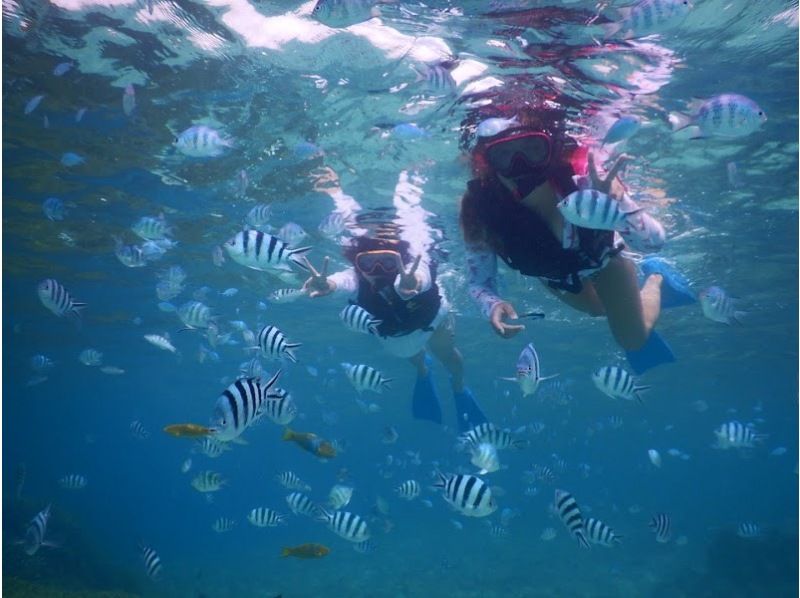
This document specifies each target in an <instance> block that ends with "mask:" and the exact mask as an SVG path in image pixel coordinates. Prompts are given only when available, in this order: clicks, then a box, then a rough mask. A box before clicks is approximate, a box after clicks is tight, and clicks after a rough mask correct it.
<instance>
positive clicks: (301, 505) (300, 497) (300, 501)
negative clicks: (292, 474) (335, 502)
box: [286, 492, 320, 517]
mask: <svg viewBox="0 0 800 598" xmlns="http://www.w3.org/2000/svg"><path fill="white" fill-rule="evenodd" d="M286 504H287V505H289V509H291V511H292V513H294V514H295V515H308V516H309V517H317V516H318V515H319V513H320V508H319V507H318V506H317V505H316V504H315V503H314V502H313V501H312V500H311V499H310V498H308V497H307V496H306V495H305V494H302V493H300V492H292V493H291V494H289V495H288V496H287V497H286Z"/></svg>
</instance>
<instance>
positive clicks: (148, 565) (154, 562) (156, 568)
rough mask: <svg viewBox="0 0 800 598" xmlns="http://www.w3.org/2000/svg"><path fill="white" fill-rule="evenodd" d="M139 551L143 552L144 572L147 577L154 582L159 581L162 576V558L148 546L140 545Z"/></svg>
mask: <svg viewBox="0 0 800 598" xmlns="http://www.w3.org/2000/svg"><path fill="white" fill-rule="evenodd" d="M139 550H141V551H142V561H144V570H145V573H147V577H149V578H150V579H152V580H153V581H156V580H158V578H159V577H160V576H161V558H160V557H159V556H158V554H157V553H156V551H155V550H153V549H152V548H150V547H149V546H147V545H146V544H142V543H140V544H139Z"/></svg>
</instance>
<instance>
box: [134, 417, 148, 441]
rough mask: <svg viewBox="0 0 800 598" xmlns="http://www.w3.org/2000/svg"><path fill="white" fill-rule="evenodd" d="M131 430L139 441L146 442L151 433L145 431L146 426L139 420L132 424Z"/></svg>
mask: <svg viewBox="0 0 800 598" xmlns="http://www.w3.org/2000/svg"><path fill="white" fill-rule="evenodd" d="M130 430H131V435H132V436H133V437H134V438H136V439H137V440H145V439H146V438H147V437H148V436H150V432H148V431H147V430H146V429H145V427H144V424H142V422H140V421H139V420H138V419H136V420H133V421H132V422H131V425H130Z"/></svg>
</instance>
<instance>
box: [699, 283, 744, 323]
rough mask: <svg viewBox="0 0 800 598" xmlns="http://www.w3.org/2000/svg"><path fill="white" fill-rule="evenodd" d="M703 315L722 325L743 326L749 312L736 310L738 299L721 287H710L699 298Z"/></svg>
mask: <svg viewBox="0 0 800 598" xmlns="http://www.w3.org/2000/svg"><path fill="white" fill-rule="evenodd" d="M698 298H699V300H700V307H701V308H702V309H703V315H704V316H705V317H707V318H708V319H709V320H714V321H715V322H720V323H722V324H733V323H735V324H741V323H742V319H743V318H744V317H745V316H746V315H747V312H744V311H741V310H738V309H736V299H732V298H731V297H729V296H728V294H727V293H726V292H725V291H724V290H723V289H722V288H720V287H709V288H707V289H705V290H704V291H701V292H700V294H699V296H698Z"/></svg>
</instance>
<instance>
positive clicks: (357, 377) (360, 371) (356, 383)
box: [342, 363, 392, 394]
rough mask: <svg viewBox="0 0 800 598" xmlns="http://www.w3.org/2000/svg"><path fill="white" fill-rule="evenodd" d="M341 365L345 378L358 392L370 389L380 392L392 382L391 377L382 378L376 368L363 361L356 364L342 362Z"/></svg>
mask: <svg viewBox="0 0 800 598" xmlns="http://www.w3.org/2000/svg"><path fill="white" fill-rule="evenodd" d="M342 367H343V368H344V372H345V374H347V379H348V380H350V383H351V384H352V385H353V387H354V388H355V389H356V390H357V391H358V392H359V393H360V392H363V391H365V390H371V391H372V392H377V393H378V394H380V393H382V392H383V389H384V388H387V389H388V388H389V384H390V383H391V382H392V379H391V378H384V377H383V374H381V373H380V372H379V371H378V370H376V369H375V368H373V367H371V366H368V365H364V364H363V363H361V364H356V365H353V364H351V363H342Z"/></svg>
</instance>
